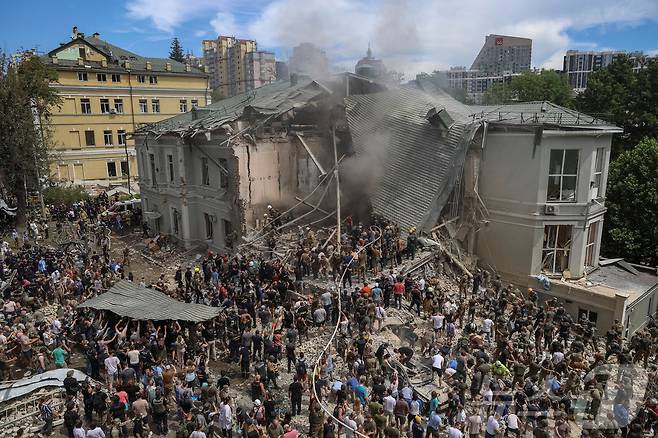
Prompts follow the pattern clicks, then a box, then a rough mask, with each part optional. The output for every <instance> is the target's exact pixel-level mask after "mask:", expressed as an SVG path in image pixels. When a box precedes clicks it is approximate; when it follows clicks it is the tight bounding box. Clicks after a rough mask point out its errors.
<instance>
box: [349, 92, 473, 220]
mask: <svg viewBox="0 0 658 438" xmlns="http://www.w3.org/2000/svg"><path fill="white" fill-rule="evenodd" d="M345 104H346V114H347V120H348V123H349V127H350V131H351V133H352V141H353V144H354V149H355V151H356V153H357V156H358V155H361V156H365V157H381V158H382V160H381V163H373V166H378V165H381V166H382V168H383V172H382V174H381V175H380V176H378V180H377V182H376V183H375V185H374V186H375V193H374V195H373V196H372V199H371V203H372V208H373V212H374V213H375V214H378V215H380V216H382V217H384V218H386V219H389V220H392V221H394V222H395V223H397V224H398V225H399V226H400V227H401V230H403V231H405V232H406V230H407V229H408V228H410V227H412V226H415V227H418V229H419V230H423V229H428V228H431V226H433V225H434V222H435V221H436V220H437V219H438V215H439V214H440V213H441V210H442V208H443V206H444V204H445V202H446V201H447V199H448V196H449V194H450V191H451V190H452V188H453V187H454V184H455V182H456V180H457V177H458V176H459V172H460V169H461V168H462V166H463V163H464V159H465V156H466V151H467V146H468V143H469V140H470V137H471V134H472V133H473V132H474V129H476V128H477V126H478V125H479V123H472V122H471V121H470V119H469V117H468V107H467V106H466V105H463V104H461V103H460V102H458V101H456V100H455V99H452V98H451V97H449V96H447V95H446V94H445V93H444V94H442V95H430V94H427V93H424V92H422V91H420V90H417V89H413V88H407V87H403V88H398V89H393V90H388V91H384V92H381V93H374V94H368V95H358V96H349V97H347V98H345ZM431 108H437V110H438V109H445V110H447V111H448V113H449V114H450V116H451V117H452V118H453V119H454V120H455V124H454V125H453V126H452V127H451V129H450V130H449V132H448V133H447V134H446V133H443V134H442V132H441V130H439V129H438V128H436V127H434V126H432V125H431V124H430V123H429V122H428V121H427V120H426V118H425V116H426V115H427V112H428V111H429V110H430V109H431Z"/></svg>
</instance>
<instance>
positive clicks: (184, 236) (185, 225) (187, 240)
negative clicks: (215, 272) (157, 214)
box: [176, 140, 192, 249]
mask: <svg viewBox="0 0 658 438" xmlns="http://www.w3.org/2000/svg"><path fill="white" fill-rule="evenodd" d="M179 141H180V140H177V143H178V142H179ZM186 148H187V145H185V144H181V145H178V144H177V145H176V157H177V159H178V180H179V183H180V224H178V225H179V227H180V235H181V240H182V241H183V246H184V247H185V249H189V248H190V247H191V246H192V242H191V241H192V235H191V229H192V228H191V224H190V209H189V205H188V201H187V172H186V170H185V150H186Z"/></svg>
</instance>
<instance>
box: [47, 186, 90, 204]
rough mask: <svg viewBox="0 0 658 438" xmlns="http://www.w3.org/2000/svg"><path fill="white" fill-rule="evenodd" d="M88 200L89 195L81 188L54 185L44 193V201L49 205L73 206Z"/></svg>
mask: <svg viewBox="0 0 658 438" xmlns="http://www.w3.org/2000/svg"><path fill="white" fill-rule="evenodd" d="M88 199H89V193H87V192H86V191H85V189H83V188H82V187H80V186H70V187H68V186H61V185H54V186H51V187H48V188H47V189H45V190H44V191H43V201H44V202H45V203H46V204H49V205H59V204H72V203H74V202H80V201H86V200H88Z"/></svg>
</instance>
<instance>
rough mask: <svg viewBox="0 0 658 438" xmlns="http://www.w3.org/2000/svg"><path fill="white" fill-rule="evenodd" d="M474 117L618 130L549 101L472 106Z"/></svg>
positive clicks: (519, 122) (515, 122)
mask: <svg viewBox="0 0 658 438" xmlns="http://www.w3.org/2000/svg"><path fill="white" fill-rule="evenodd" d="M470 108H471V109H472V117H473V118H481V119H486V120H488V121H490V122H499V123H507V124H547V125H556V126H563V127H579V128H586V129H587V128H591V129H603V128H605V129H617V130H619V131H621V129H620V128H618V127H617V126H615V125H613V124H612V123H610V122H608V121H606V120H602V119H598V118H596V117H593V116H590V115H587V114H584V113H581V112H579V111H576V110H572V109H569V108H565V107H563V106H560V105H556V104H554V103H551V102H547V101H535V102H519V103H514V104H508V105H479V106H475V105H474V106H472V107H470Z"/></svg>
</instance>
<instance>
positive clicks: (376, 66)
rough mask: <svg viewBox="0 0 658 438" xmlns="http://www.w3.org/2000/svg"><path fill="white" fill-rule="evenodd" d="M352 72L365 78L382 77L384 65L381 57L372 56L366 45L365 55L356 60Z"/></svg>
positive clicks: (384, 70)
mask: <svg viewBox="0 0 658 438" xmlns="http://www.w3.org/2000/svg"><path fill="white" fill-rule="evenodd" d="M354 72H355V73H356V74H358V75H361V76H365V77H367V78H372V79H379V78H381V79H383V78H384V76H385V75H386V66H385V65H384V63H383V62H382V60H381V59H377V58H375V57H373V56H372V50H370V46H368V50H367V52H366V56H365V57H363V58H361V59H359V60H358V61H357V63H356V65H355V66H354Z"/></svg>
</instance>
